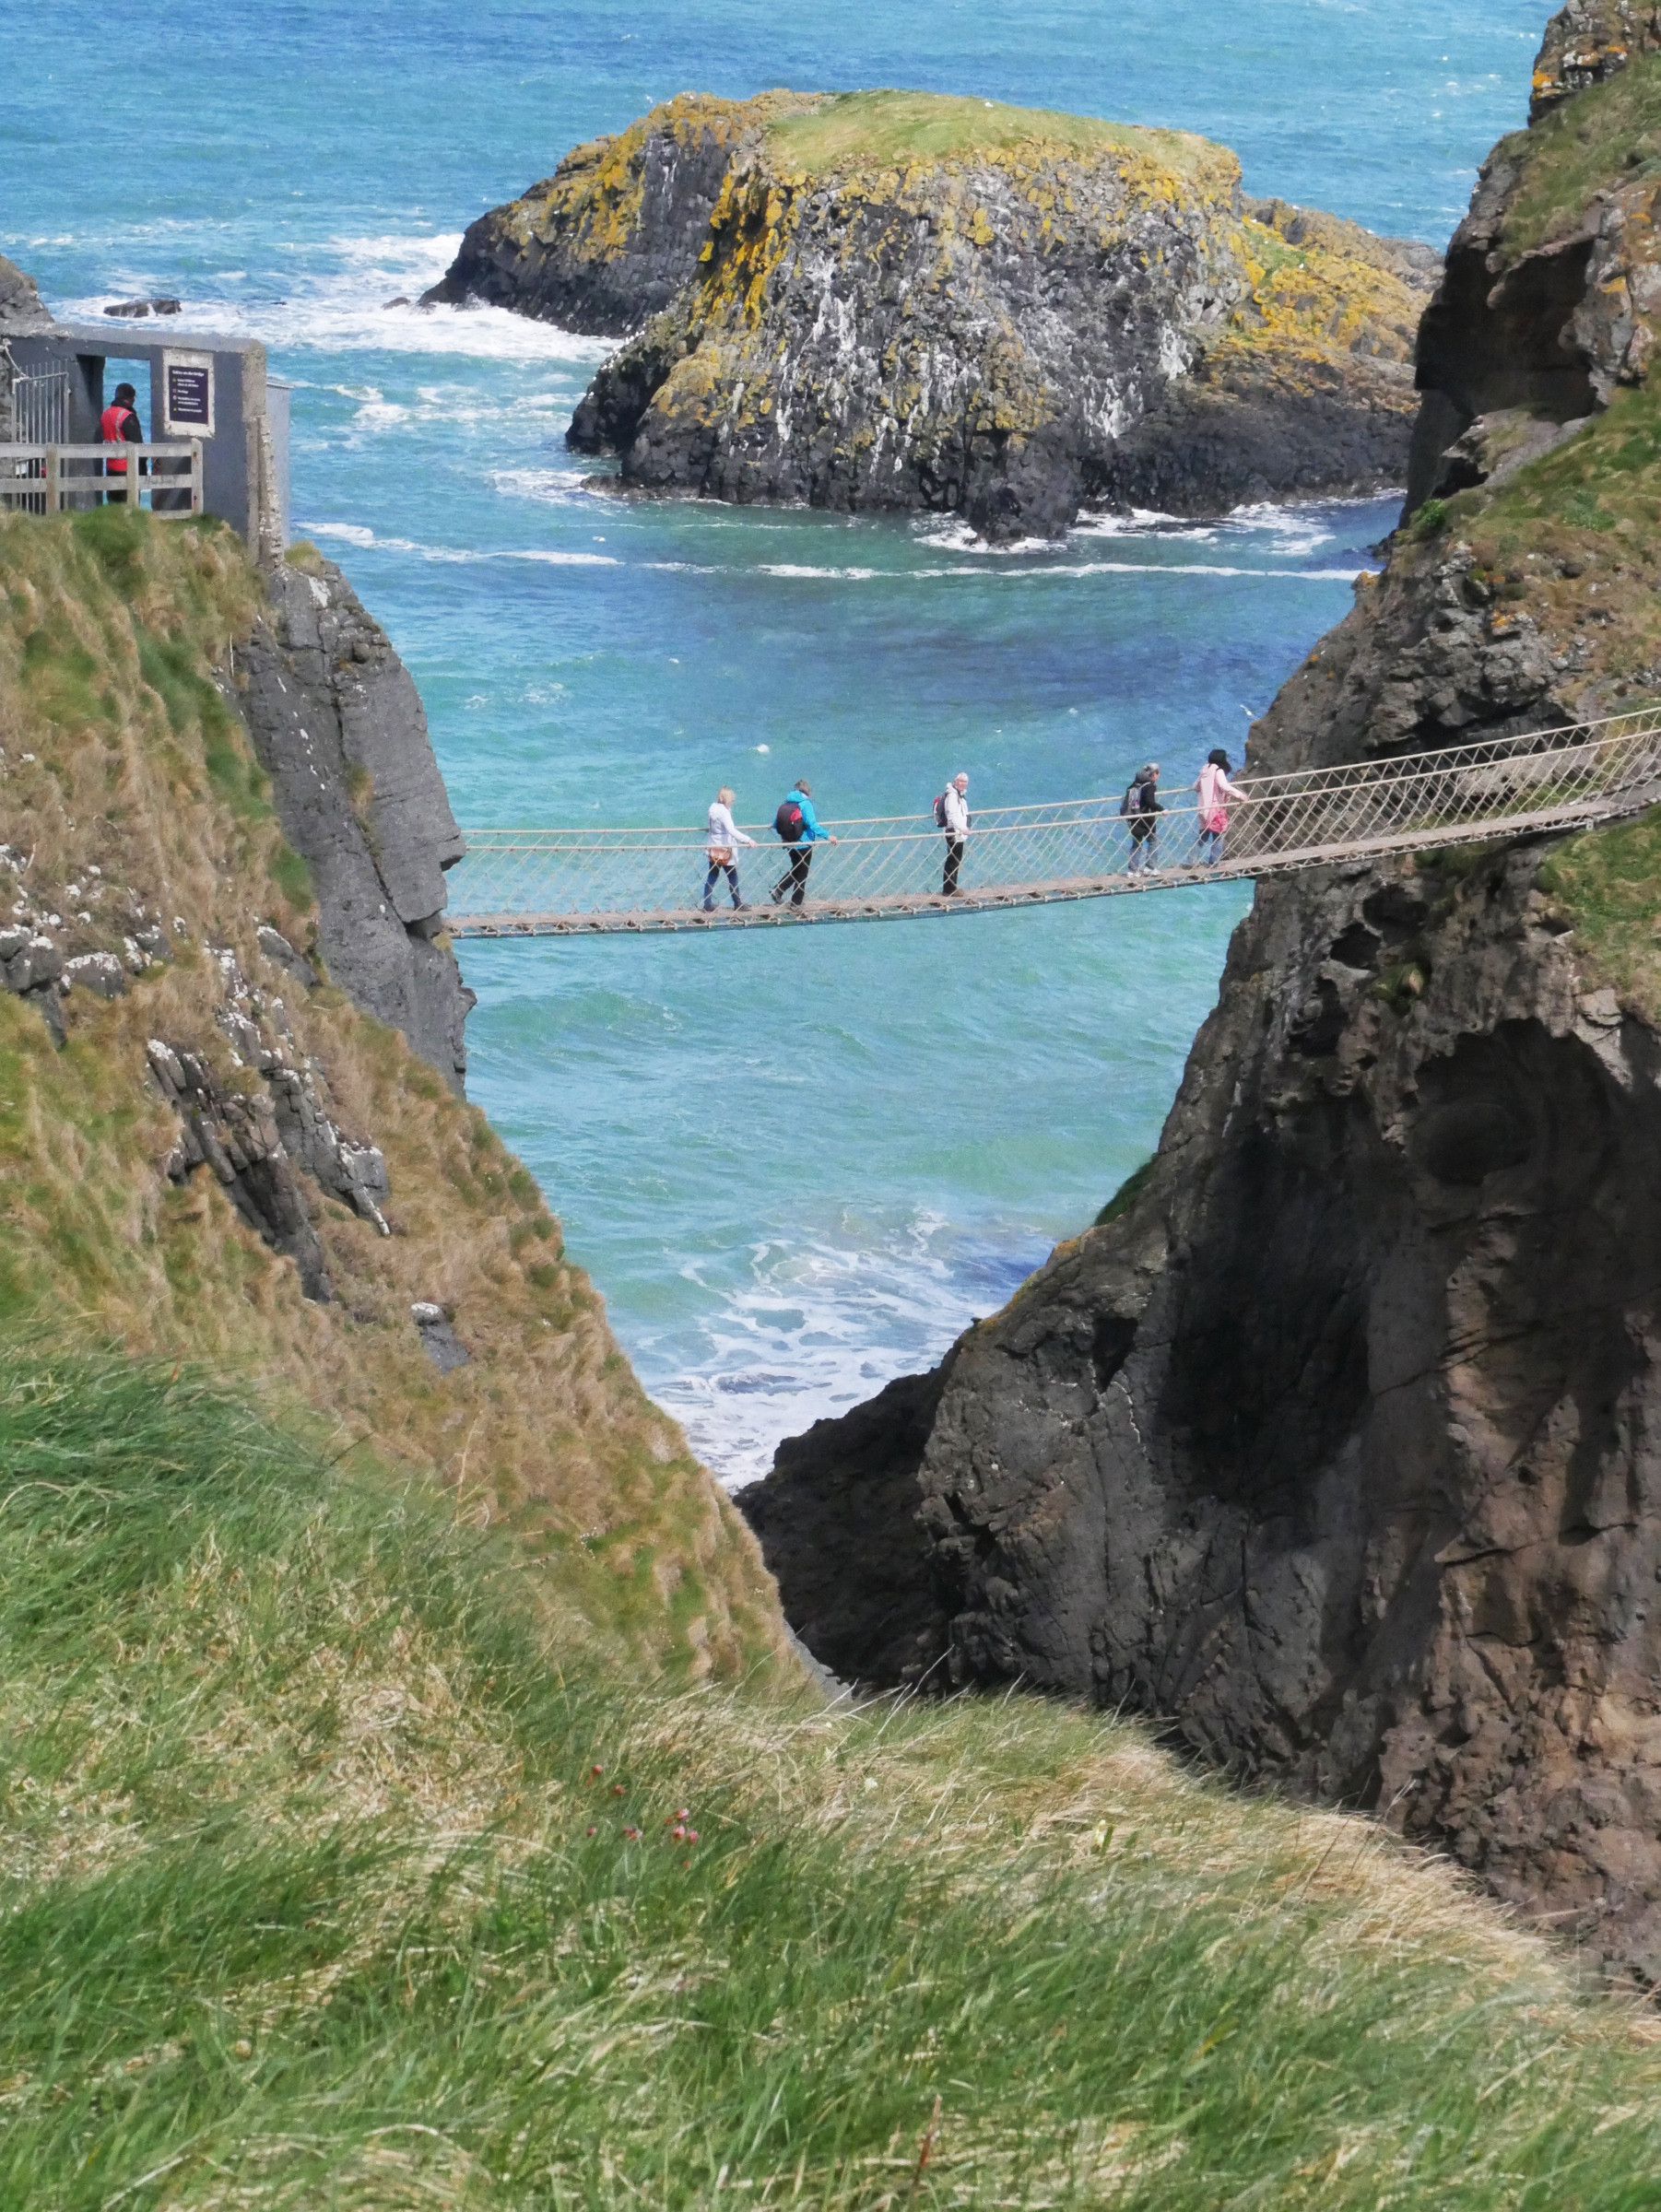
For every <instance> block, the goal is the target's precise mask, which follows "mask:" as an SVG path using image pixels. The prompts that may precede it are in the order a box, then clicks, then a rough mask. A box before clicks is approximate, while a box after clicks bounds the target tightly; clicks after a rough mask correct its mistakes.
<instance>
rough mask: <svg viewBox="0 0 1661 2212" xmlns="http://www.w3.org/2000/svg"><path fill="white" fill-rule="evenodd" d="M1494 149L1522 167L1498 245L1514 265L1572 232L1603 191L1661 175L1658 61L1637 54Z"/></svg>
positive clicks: (1660, 77) (1652, 56)
mask: <svg viewBox="0 0 1661 2212" xmlns="http://www.w3.org/2000/svg"><path fill="white" fill-rule="evenodd" d="M1496 151H1497V153H1498V154H1499V155H1500V156H1501V157H1502V158H1509V159H1513V160H1515V161H1518V162H1520V163H1521V164H1522V169H1523V177H1522V182H1521V184H1520V185H1519V187H1518V189H1517V191H1516V194H1515V195H1514V198H1513V200H1512V203H1511V206H1510V208H1509V210H1508V211H1507V214H1506V217H1505V225H1504V229H1503V232H1502V237H1501V241H1500V251H1501V253H1502V255H1503V257H1504V258H1505V259H1506V260H1507V261H1516V260H1520V259H1521V257H1522V256H1523V255H1524V254H1525V253H1532V252H1533V251H1534V250H1535V249H1536V248H1537V247H1539V246H1543V245H1549V244H1552V243H1555V242H1556V241H1558V240H1560V239H1563V238H1567V237H1569V236H1571V235H1572V234H1573V232H1574V231H1575V230H1577V229H1579V228H1580V226H1581V224H1582V223H1583V222H1584V219H1585V216H1586V210H1587V208H1588V206H1590V205H1591V202H1592V195H1593V194H1594V193H1595V192H1596V191H1597V190H1598V188H1599V187H1600V186H1602V185H1608V184H1621V183H1627V182H1632V181H1633V180H1635V179H1653V178H1656V177H1661V55H1657V54H1640V55H1639V56H1638V57H1637V58H1636V59H1635V60H1633V61H1632V62H1629V63H1628V65H1627V66H1626V67H1625V68H1624V69H1622V70H1620V71H1619V72H1618V74H1617V75H1615V76H1611V77H1608V78H1607V79H1606V80H1605V82H1604V83H1602V84H1601V85H1593V86H1591V87H1589V88H1587V89H1586V90H1585V91H1584V92H1580V93H1577V94H1576V95H1575V97H1574V99H1573V100H1565V101H1564V102H1563V104H1562V105H1561V107H1559V108H1556V109H1554V110H1553V111H1552V112H1551V113H1549V115H1546V116H1545V117H1543V118H1542V119H1541V121H1540V122H1538V123H1537V124H1534V125H1533V127H1532V128H1531V129H1529V130H1527V131H1519V132H1517V133H1516V134H1515V135H1514V136H1512V137H1510V138H1507V139H1502V141H1501V143H1500V146H1499V147H1497V148H1496Z"/></svg>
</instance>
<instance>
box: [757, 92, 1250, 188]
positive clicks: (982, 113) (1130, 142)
mask: <svg viewBox="0 0 1661 2212" xmlns="http://www.w3.org/2000/svg"><path fill="white" fill-rule="evenodd" d="M768 136H769V138H770V140H771V141H772V146H773V148H774V151H775V153H776V154H777V155H778V157H779V158H780V159H781V160H782V161H783V162H784V163H785V164H787V165H788V166H789V167H790V168H792V169H795V170H801V171H807V173H808V174H809V175H821V174H824V173H826V172H828V171H838V170H845V169H853V168H860V167H868V166H881V165H885V164H891V163H898V162H904V161H911V160H925V161H943V160H950V159H961V158H963V157H966V156H970V155H974V154H995V153H1016V152H1019V151H1021V150H1023V149H1026V150H1028V151H1031V150H1034V149H1036V148H1038V147H1043V148H1044V149H1046V150H1047V151H1048V152H1049V153H1051V154H1052V155H1053V154H1054V153H1056V152H1058V151H1059V152H1063V153H1068V154H1074V155H1078V156H1080V157H1083V158H1087V159H1088V158H1090V157H1092V156H1095V155H1100V154H1102V153H1105V152H1108V151H1120V152H1133V153H1140V154H1142V155H1145V156H1147V157H1148V158H1149V159H1152V160H1153V161H1155V162H1156V163H1158V165H1159V166H1160V167H1161V168H1163V169H1167V170H1172V171H1176V172H1177V173H1178V174H1180V175H1188V174H1190V173H1191V172H1193V171H1196V170H1198V169H1200V168H1204V167H1208V166H1209V165H1210V164H1211V163H1212V162H1213V161H1215V160H1216V159H1218V158H1219V152H1220V149H1219V147H1215V146H1213V145H1212V144H1211V143H1210V142H1209V141H1208V140H1207V139H1204V138H1199V137H1196V136H1195V135H1192V134H1191V133H1189V132H1186V131H1164V130H1137V129H1134V128H1132V127H1131V126H1130V125H1128V124H1119V123H1105V122H1103V121H1101V119H1100V118H1099V117H1097V116H1094V115H1066V114H1062V113H1059V112H1056V111H1055V110H1054V109H1050V108H1012V107H1006V106H1005V105H1004V104H1003V103H1002V102H1001V101H997V100H971V99H962V98H959V97H956V96H953V95H948V94H946V93H939V92H896V91H886V90H885V91H877V92H841V93H837V94H835V95H834V96H833V97H832V98H831V99H830V100H827V101H826V102H825V103H824V105H823V106H821V107H818V108H814V109H812V110H809V111H808V112H806V113H802V114H795V115H785V116H782V117H780V118H778V119H777V120H776V121H774V122H773V123H772V124H770V125H769V127H768Z"/></svg>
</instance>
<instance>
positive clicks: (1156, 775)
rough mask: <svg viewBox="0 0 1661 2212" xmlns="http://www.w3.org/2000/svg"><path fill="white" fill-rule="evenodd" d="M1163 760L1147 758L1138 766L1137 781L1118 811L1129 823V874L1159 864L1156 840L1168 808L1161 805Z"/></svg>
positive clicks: (1133, 874) (1137, 872)
mask: <svg viewBox="0 0 1661 2212" xmlns="http://www.w3.org/2000/svg"><path fill="white" fill-rule="evenodd" d="M1159 788H1160V764H1159V762H1158V761H1157V760H1149V761H1146V762H1145V763H1144V764H1143V766H1142V767H1140V768H1139V769H1137V773H1136V781H1135V782H1133V783H1132V784H1131V786H1130V788H1129V790H1128V791H1126V793H1125V797H1124V799H1123V800H1122V801H1121V803H1120V806H1119V812H1120V813H1121V814H1122V815H1123V816H1124V817H1125V819H1126V820H1127V821H1128V822H1129V824H1130V864H1129V867H1128V869H1127V871H1126V872H1127V874H1129V875H1132V876H1137V875H1140V874H1141V872H1142V870H1143V869H1144V868H1148V867H1151V866H1153V865H1156V863H1155V859H1154V841H1155V839H1156V838H1157V837H1158V835H1159V829H1160V824H1159V818H1160V815H1161V814H1163V813H1164V811H1165V809H1164V808H1163V807H1162V806H1160V798H1159Z"/></svg>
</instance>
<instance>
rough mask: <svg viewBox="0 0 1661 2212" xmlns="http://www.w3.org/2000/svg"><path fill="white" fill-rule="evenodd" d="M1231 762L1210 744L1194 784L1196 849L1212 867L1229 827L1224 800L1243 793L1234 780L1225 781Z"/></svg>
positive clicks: (1239, 797)
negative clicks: (1197, 822) (1197, 829)
mask: <svg viewBox="0 0 1661 2212" xmlns="http://www.w3.org/2000/svg"><path fill="white" fill-rule="evenodd" d="M1231 765H1232V763H1231V760H1230V759H1229V756H1228V754H1227V753H1225V752H1224V751H1223V749H1222V747H1221V746H1220V745H1219V746H1216V747H1213V749H1212V750H1211V751H1210V752H1208V753H1207V755H1206V765H1205V766H1204V768H1202V769H1201V770H1200V771H1199V782H1197V783H1196V785H1195V786H1194V788H1195V790H1196V792H1198V794H1199V841H1200V850H1201V852H1202V853H1204V855H1205V862H1206V865H1207V867H1208V868H1214V867H1215V866H1216V865H1217V864H1218V862H1219V860H1220V859H1221V857H1222V841H1223V838H1224V836H1225V835H1226V834H1227V831H1228V827H1229V809H1228V806H1227V804H1226V802H1227V801H1228V800H1230V799H1243V798H1244V796H1245V794H1244V792H1243V791H1242V790H1241V788H1240V786H1239V784H1238V783H1231V782H1230V781H1229V770H1230V768H1231Z"/></svg>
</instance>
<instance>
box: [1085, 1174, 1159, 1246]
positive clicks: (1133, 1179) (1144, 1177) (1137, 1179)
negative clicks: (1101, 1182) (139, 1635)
mask: <svg viewBox="0 0 1661 2212" xmlns="http://www.w3.org/2000/svg"><path fill="white" fill-rule="evenodd" d="M1153 1168H1154V1163H1153V1161H1152V1160H1151V1159H1145V1160H1144V1161H1143V1162H1142V1164H1141V1166H1140V1167H1139V1168H1133V1169H1132V1171H1131V1172H1130V1173H1129V1174H1128V1175H1127V1176H1126V1177H1125V1181H1124V1182H1122V1183H1121V1184H1120V1185H1119V1187H1118V1189H1117V1190H1116V1191H1115V1192H1114V1193H1113V1196H1112V1197H1111V1198H1110V1199H1109V1200H1108V1202H1107V1204H1106V1205H1105V1206H1103V1207H1102V1208H1101V1212H1100V1213H1099V1214H1098V1215H1097V1216H1096V1221H1095V1226H1096V1227H1097V1228H1098V1229H1102V1228H1105V1227H1106V1225H1107V1223H1108V1222H1110V1221H1116V1220H1117V1219H1118V1218H1119V1216H1120V1215H1121V1214H1127V1213H1129V1211H1130V1209H1131V1207H1132V1206H1135V1204H1136V1202H1137V1199H1138V1198H1139V1197H1140V1196H1141V1195H1142V1193H1143V1192H1144V1191H1145V1190H1146V1189H1147V1188H1148V1186H1149V1183H1150V1182H1152V1181H1153Z"/></svg>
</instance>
